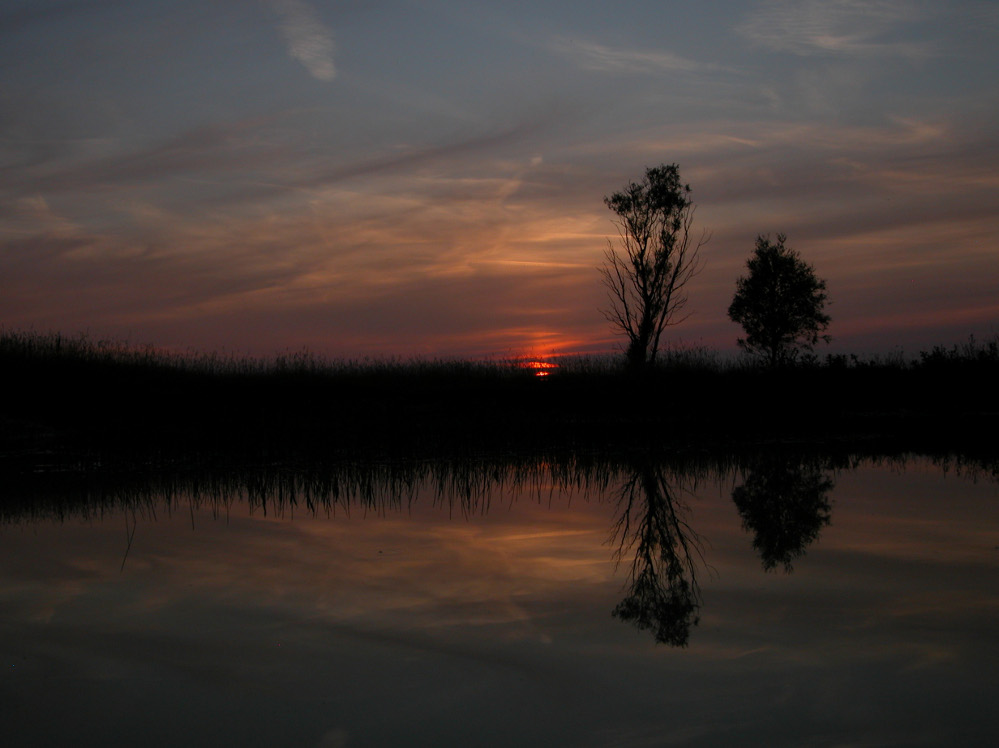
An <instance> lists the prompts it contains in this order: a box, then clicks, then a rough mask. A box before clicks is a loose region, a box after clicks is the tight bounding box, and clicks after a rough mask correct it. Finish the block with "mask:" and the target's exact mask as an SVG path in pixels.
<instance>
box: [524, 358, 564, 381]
mask: <svg viewBox="0 0 999 748" xmlns="http://www.w3.org/2000/svg"><path fill="white" fill-rule="evenodd" d="M520 367H521V368H522V369H531V370H532V371H533V372H534V376H536V377H547V376H549V375H551V374H553V373H555V370H556V369H558V368H559V365H558V364H553V363H552V362H551V361H537V360H533V359H530V360H527V361H523V362H521V364H520Z"/></svg>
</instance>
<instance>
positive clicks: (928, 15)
mask: <svg viewBox="0 0 999 748" xmlns="http://www.w3.org/2000/svg"><path fill="white" fill-rule="evenodd" d="M0 40H2V43H0V325H2V326H3V328H5V329H8V330H10V329H16V330H34V331H37V332H48V331H56V330H58V331H62V332H64V333H69V334H75V333H80V332H85V333H87V334H88V335H89V336H90V337H93V338H114V339H116V340H124V341H127V342H131V343H134V344H138V345H145V344H152V345H155V346H159V347H162V348H164V349H168V350H176V351H186V350H198V351H225V352H230V353H237V354H247V355H262V356H269V355H273V354H275V353H281V352H288V351H298V350H302V349H308V350H309V351H312V352H314V353H318V354H322V355H328V356H334V357H341V356H342V357H364V356H373V357H389V356H401V357H411V356H418V357H426V358H433V357H456V356H457V357H482V356H498V357H502V356H507V355H544V354H550V353H571V352H583V353H598V352H610V351H614V350H618V349H619V348H620V340H619V336H618V335H617V334H616V333H615V332H614V330H613V329H612V328H611V327H610V325H609V324H608V322H607V321H606V319H605V318H604V316H603V313H602V309H604V308H605V307H606V304H607V302H606V294H605V291H604V289H603V288H602V286H601V282H600V276H599V272H598V268H599V267H600V265H601V263H602V262H603V257H604V252H605V250H606V249H607V247H608V241H610V240H613V239H614V238H615V237H616V229H615V227H614V224H613V223H612V221H611V218H612V214H611V213H610V211H608V209H607V208H606V206H605V205H604V203H603V198H604V197H605V196H607V195H610V194H611V193H613V192H614V191H616V190H619V189H621V188H622V187H624V186H625V185H626V184H627V183H628V182H629V181H631V180H638V179H640V178H641V177H642V175H643V173H644V170H645V169H646V168H647V167H650V166H655V165H658V164H661V163H676V164H678V165H679V168H680V173H681V175H682V178H683V179H684V181H686V182H688V183H689V184H690V187H691V190H692V197H693V200H694V202H695V203H696V206H697V208H696V210H697V212H696V218H695V232H697V236H700V235H701V232H704V234H705V236H708V237H710V238H709V241H708V243H707V244H706V245H705V246H704V247H703V248H702V250H701V259H702V260H703V269H702V271H701V273H700V274H699V275H698V276H697V277H696V278H695V279H694V280H693V281H691V283H690V285H689V287H688V296H689V303H688V307H687V311H688V312H690V317H689V318H688V319H686V320H685V321H684V322H683V323H682V324H681V325H678V326H676V327H672V328H669V329H668V330H667V332H666V335H665V340H666V342H667V343H668V344H669V345H673V346H681V347H689V346H704V347H707V348H711V349H715V350H718V351H722V352H727V351H735V350H736V346H735V341H736V338H737V337H738V336H739V333H740V330H739V328H738V326H737V325H735V324H734V323H732V322H731V321H730V320H729V319H728V318H727V315H726V310H727V308H728V305H729V303H730V302H731V299H732V295H733V293H734V291H735V282H736V279H737V278H738V276H739V275H740V274H742V273H744V271H745V262H746V259H747V258H748V256H749V254H750V253H751V251H752V249H753V246H754V242H755V238H756V236H757V235H759V234H772V235H774V234H776V233H778V232H783V233H785V234H786V235H787V243H788V245H789V246H791V247H792V248H794V249H795V250H797V251H798V252H800V253H801V255H802V257H803V258H804V259H805V260H806V261H807V262H809V263H811V264H812V265H813V266H814V267H815V270H816V273H817V274H818V276H819V277H821V278H823V279H825V280H826V282H827V287H828V294H829V298H830V301H831V305H830V306H829V308H828V309H827V311H828V313H829V314H830V316H831V317H832V320H833V321H832V325H831V326H830V329H829V333H830V334H831V335H832V336H833V343H832V345H831V346H830V348H829V350H831V351H835V352H860V353H886V354H887V353H892V352H895V351H904V352H906V353H915V352H917V351H918V350H921V349H925V348H927V347H929V346H932V345H936V344H945V345H951V344H954V343H960V342H962V341H964V340H966V339H967V338H968V336H969V335H975V336H977V337H979V338H983V337H990V336H994V335H996V334H999V76H997V75H996V73H995V71H996V70H999V3H996V2H994V1H993V0H959V1H955V2H946V3H944V2H929V1H915V0H798V1H796V2H789V1H786V0H759V1H758V2H734V1H733V2H722V1H717V0H705V2H700V3H682V4H681V3H671V2H661V1H660V2H622V3H614V4H611V3H605V2H581V1H579V0H574V1H572V2H561V1H552V2H538V1H537V0H535V1H533V2H521V0H506V1H505V2H479V1H477V0H466V1H464V2H450V1H445V0H403V1H399V2H394V1H388V0H386V1H380V0H367V1H366V2H360V1H351V0H339V1H336V2H333V1H328V2H324V1H322V0H214V1H213V2H210V3H206V2H203V1H202V0H197V1H194V0H190V1H189V0H171V1H170V2H163V1H160V0H0Z"/></svg>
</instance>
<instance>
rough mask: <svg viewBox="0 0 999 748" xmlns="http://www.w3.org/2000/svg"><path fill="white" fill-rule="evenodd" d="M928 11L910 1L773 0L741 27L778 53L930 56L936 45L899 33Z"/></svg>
mask: <svg viewBox="0 0 999 748" xmlns="http://www.w3.org/2000/svg"><path fill="white" fill-rule="evenodd" d="M924 16H925V14H924V13H922V12H921V11H920V7H919V6H917V4H915V3H912V2H909V1H908V0H806V1H805V2H798V0H793V1H791V0H768V2H765V3H764V4H763V6H762V7H761V8H760V10H759V11H758V12H757V13H756V14H755V15H753V16H752V17H751V18H750V19H749V20H747V21H746V22H745V23H743V24H742V25H741V26H739V27H738V29H737V30H738V31H739V32H740V33H741V34H742V35H743V36H745V37H747V38H748V39H750V40H751V41H753V42H754V43H756V44H759V45H760V46H763V47H766V48H768V49H771V50H774V51H777V52H790V53H792V54H796V55H801V56H808V55H815V54H843V55H862V56H871V55H898V56H906V57H925V56H928V55H931V54H932V53H933V47H932V45H930V44H928V43H923V42H915V41H902V40H899V39H897V38H896V37H895V36H894V32H895V31H896V30H897V29H898V28H899V27H901V26H903V25H905V24H909V23H912V22H914V21H919V20H922V19H923V17H924Z"/></svg>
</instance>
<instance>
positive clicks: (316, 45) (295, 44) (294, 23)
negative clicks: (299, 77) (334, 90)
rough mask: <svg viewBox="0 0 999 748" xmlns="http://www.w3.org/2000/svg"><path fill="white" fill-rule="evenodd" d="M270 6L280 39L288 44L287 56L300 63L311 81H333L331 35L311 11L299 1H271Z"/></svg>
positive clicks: (333, 68) (334, 75)
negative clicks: (275, 13) (314, 79)
mask: <svg viewBox="0 0 999 748" xmlns="http://www.w3.org/2000/svg"><path fill="white" fill-rule="evenodd" d="M271 6H272V7H273V8H274V10H275V11H276V12H277V13H278V15H280V16H281V36H283V37H284V40H285V43H286V44H287V45H288V55H289V56H290V57H292V58H294V59H296V60H298V61H299V62H300V63H302V65H304V66H305V69H306V70H308V71H309V73H311V74H312V76H313V77H314V78H316V79H318V80H321V81H331V80H333V79H334V78H335V77H336V66H335V65H334V64H333V52H334V44H333V32H332V31H331V30H330V29H329V27H327V26H326V24H324V23H323V22H322V21H321V20H320V18H319V15H318V14H317V13H316V12H315V10H313V9H312V8H311V7H310V6H309V5H307V4H306V3H304V2H303V1H302V0H272V2H271Z"/></svg>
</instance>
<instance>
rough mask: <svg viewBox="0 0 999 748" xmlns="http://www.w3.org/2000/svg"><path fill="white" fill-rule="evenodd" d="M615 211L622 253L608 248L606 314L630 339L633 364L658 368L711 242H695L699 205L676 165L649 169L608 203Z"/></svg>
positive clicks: (609, 198) (627, 350) (605, 272)
mask: <svg viewBox="0 0 999 748" xmlns="http://www.w3.org/2000/svg"><path fill="white" fill-rule="evenodd" d="M604 203H605V204H606V205H607V207H608V208H610V209H611V210H612V211H614V213H615V215H616V218H615V224H616V225H617V229H618V235H619V238H620V248H618V249H616V248H615V247H614V245H613V243H610V242H609V243H608V247H607V251H606V253H605V262H604V265H603V267H602V268H601V274H602V275H603V281H604V285H605V286H606V288H607V291H608V296H609V300H610V306H609V307H608V308H607V309H606V310H605V311H604V315H605V316H606V317H607V319H608V320H609V321H610V322H611V324H613V325H614V327H615V328H617V329H618V330H620V331H621V332H622V333H624V335H625V336H626V337H627V339H628V346H627V349H626V355H627V358H628V362H629V364H631V365H632V366H633V367H635V368H645V367H646V366H648V365H650V364H654V363H655V361H656V356H657V355H658V353H659V340H660V338H661V336H662V334H663V330H665V329H666V327H667V326H668V325H675V324H678V323H680V322H682V321H683V319H685V317H683V316H680V312H681V311H682V310H683V308H684V306H685V305H686V303H687V294H686V285H687V283H688V282H689V281H690V279H691V278H693V277H694V275H696V274H697V272H698V270H699V269H700V264H699V261H698V251H699V250H700V248H701V246H703V245H704V243H705V242H706V241H707V239H706V238H705V237H704V236H703V235H702V236H701V239H700V240H699V241H698V242H693V241H692V238H691V234H690V231H691V226H692V225H693V221H694V204H693V202H691V199H690V185H688V184H684V183H683V182H681V181H680V169H679V167H678V166H677V165H676V164H669V165H666V164H663V165H661V166H656V167H651V168H649V169H646V170H645V177H644V178H643V179H642V181H641V182H630V183H629V184H628V186H627V187H625V188H624V189H623V190H621V191H620V192H615V193H614V194H613V195H611V196H610V197H606V198H604Z"/></svg>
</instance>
